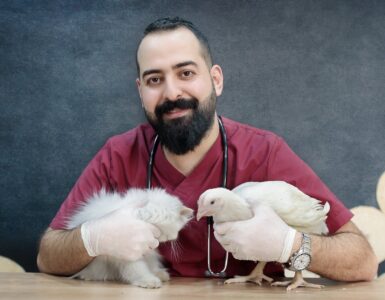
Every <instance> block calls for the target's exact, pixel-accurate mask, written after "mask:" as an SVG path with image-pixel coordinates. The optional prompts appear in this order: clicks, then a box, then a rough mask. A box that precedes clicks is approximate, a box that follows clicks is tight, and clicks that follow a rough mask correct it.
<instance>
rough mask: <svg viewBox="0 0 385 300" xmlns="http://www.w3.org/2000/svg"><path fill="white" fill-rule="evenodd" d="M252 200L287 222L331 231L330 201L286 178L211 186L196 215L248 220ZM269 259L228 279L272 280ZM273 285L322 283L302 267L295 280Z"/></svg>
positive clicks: (306, 228) (299, 227) (314, 230)
mask: <svg viewBox="0 0 385 300" xmlns="http://www.w3.org/2000/svg"><path fill="white" fill-rule="evenodd" d="M253 203H254V204H255V203H260V204H264V205H267V206H270V207H271V208H272V209H273V210H274V211H275V212H276V213H277V215H278V216H279V217H280V218H281V219H282V220H283V221H284V222H285V223H286V224H288V225H289V226H291V227H293V228H294V229H296V230H298V231H300V232H305V233H312V234H327V233H328V228H327V226H326V223H325V220H326V218H327V213H328V212H329V209H330V206H329V203H327V202H326V203H325V205H322V203H321V202H320V201H319V200H317V199H315V198H312V197H310V196H308V195H306V194H304V193H303V192H301V191H300V190H299V189H298V188H296V187H295V186H293V185H291V184H289V183H286V182H284V181H265V182H246V183H243V184H241V185H239V186H237V187H236V188H234V189H233V190H232V191H230V190H228V189H225V188H214V189H209V190H207V191H206V192H204V193H203V194H202V195H201V196H200V198H199V200H198V212H197V219H198V220H199V219H200V218H202V217H203V216H206V217H208V216H212V217H213V219H214V222H215V223H221V222H229V221H240V220H246V219H249V218H251V217H253V212H252V209H251V206H252V205H253ZM266 263H267V262H259V263H258V264H257V266H256V267H255V268H254V270H253V271H252V272H251V273H250V274H249V275H248V276H236V277H235V278H231V279H228V280H226V281H225V283H239V282H254V283H257V284H259V285H261V282H262V280H263V279H264V280H266V281H268V282H272V281H273V280H272V279H271V278H269V277H267V276H265V275H264V274H263V269H264V267H265V265H266ZM272 285H276V286H287V289H288V290H291V289H295V288H297V287H299V286H304V287H313V288H319V287H322V286H320V285H316V284H311V283H308V282H306V281H305V280H304V279H303V277H302V272H301V271H298V272H296V274H295V277H294V278H293V280H292V281H288V282H274V283H272Z"/></svg>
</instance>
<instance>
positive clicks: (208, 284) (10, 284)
mask: <svg viewBox="0 0 385 300" xmlns="http://www.w3.org/2000/svg"><path fill="white" fill-rule="evenodd" d="M309 281H312V282H320V279H313V280H310V279H309ZM322 283H323V284H325V285H326V286H325V287H324V288H323V289H304V288H300V289H297V290H294V291H290V292H287V291H286V290H285V288H282V287H270V286H268V285H264V286H262V287H260V286H257V285H255V284H251V283H250V284H233V285H224V284H223V280H221V279H203V278H172V279H171V281H170V282H169V283H166V284H165V285H164V286H163V287H162V288H160V289H143V288H138V287H134V286H130V285H125V284H120V283H113V282H86V281H81V280H74V279H68V278H63V277H55V276H50V275H46V274H40V273H0V299H1V300H6V299H23V300H30V299H32V300H33V299H41V300H45V299H47V300H48V299H49V300H54V299H71V300H76V299H90V300H94V299H106V300H109V299H135V300H136V299H144V300H146V299H157V300H158V299H181V300H189V299H220V300H226V299H232V300H233V299H235V300H243V299H263V300H264V299H306V300H308V299H327V300H331V299H339V300H340V299H346V300H355V299H360V300H362V299H364V300H371V299H381V300H384V299H385V279H377V280H374V281H372V282H359V283H336V282H332V281H325V280H322Z"/></svg>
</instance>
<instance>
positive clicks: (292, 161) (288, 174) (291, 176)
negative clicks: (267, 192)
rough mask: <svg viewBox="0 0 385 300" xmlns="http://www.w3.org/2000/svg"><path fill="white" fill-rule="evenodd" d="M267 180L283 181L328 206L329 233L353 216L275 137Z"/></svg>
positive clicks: (282, 141)
mask: <svg viewBox="0 0 385 300" xmlns="http://www.w3.org/2000/svg"><path fill="white" fill-rule="evenodd" d="M268 180H283V181H286V182H288V183H290V184H292V185H294V186H296V187H297V188H299V189H300V190H301V191H302V192H304V193H305V194H307V195H309V196H311V197H313V198H316V199H318V200H320V201H322V202H323V203H325V202H326V201H327V202H329V204H330V212H329V214H328V218H327V221H326V224H327V226H328V228H329V232H330V233H334V232H336V231H337V230H338V229H339V228H340V227H341V226H343V225H344V224H346V223H347V222H348V221H349V220H350V219H351V218H352V216H353V214H352V213H351V212H350V210H349V209H348V208H346V207H345V205H344V204H343V203H342V201H341V200H339V199H338V198H337V197H336V196H335V195H334V194H333V193H332V192H331V191H330V189H329V188H328V187H327V186H326V184H325V183H323V182H322V180H321V179H320V178H319V177H318V176H317V175H316V174H315V172H314V171H313V170H312V169H311V168H310V167H309V166H308V165H307V164H306V163H305V162H304V161H303V160H302V159H300V158H299V157H298V156H297V155H296V154H295V153H294V152H293V150H292V149H291V148H290V147H289V146H288V145H287V143H286V142H285V141H284V140H283V139H282V138H280V137H277V138H276V140H275V143H274V146H273V147H272V150H271V153H270V157H269V163H268Z"/></svg>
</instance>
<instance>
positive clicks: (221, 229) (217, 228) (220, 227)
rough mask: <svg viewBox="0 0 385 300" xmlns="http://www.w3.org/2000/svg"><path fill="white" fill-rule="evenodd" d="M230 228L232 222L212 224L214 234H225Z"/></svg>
mask: <svg viewBox="0 0 385 300" xmlns="http://www.w3.org/2000/svg"><path fill="white" fill-rule="evenodd" d="M231 227H232V222H224V223H220V224H214V232H216V233H217V234H221V235H223V234H226V233H227V232H228V231H229V230H230V228H231Z"/></svg>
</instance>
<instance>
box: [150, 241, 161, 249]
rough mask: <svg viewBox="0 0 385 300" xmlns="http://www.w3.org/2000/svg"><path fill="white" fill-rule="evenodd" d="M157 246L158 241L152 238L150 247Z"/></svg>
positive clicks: (154, 247)
mask: <svg viewBox="0 0 385 300" xmlns="http://www.w3.org/2000/svg"><path fill="white" fill-rule="evenodd" d="M158 246H159V241H158V240H157V239H152V240H151V241H150V244H149V248H150V249H156V248H158Z"/></svg>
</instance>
